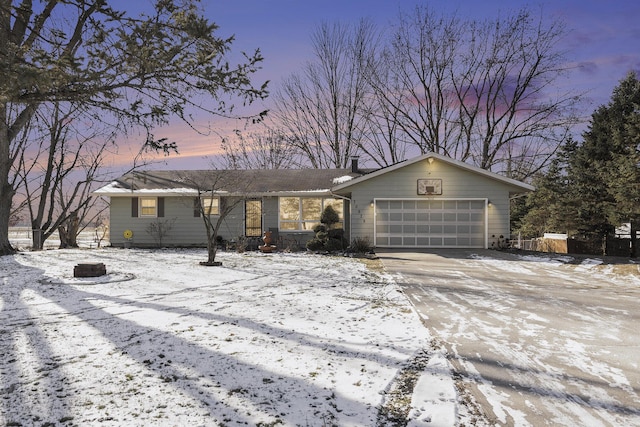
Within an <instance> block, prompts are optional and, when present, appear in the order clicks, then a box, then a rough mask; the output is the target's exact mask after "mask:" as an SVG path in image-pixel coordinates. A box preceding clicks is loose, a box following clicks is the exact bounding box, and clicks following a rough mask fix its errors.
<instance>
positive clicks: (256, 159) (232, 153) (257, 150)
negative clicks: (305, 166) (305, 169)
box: [222, 127, 301, 170]
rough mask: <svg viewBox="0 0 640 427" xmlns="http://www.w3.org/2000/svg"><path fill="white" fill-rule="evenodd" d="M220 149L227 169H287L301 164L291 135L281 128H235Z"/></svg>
mask: <svg viewBox="0 0 640 427" xmlns="http://www.w3.org/2000/svg"><path fill="white" fill-rule="evenodd" d="M222 150H223V151H224V156H223V157H224V162H225V164H224V165H223V166H224V168H227V169H261V170H264V169H289V168H295V167H299V166H300V163H301V162H300V159H299V155H298V151H297V149H296V146H295V141H294V140H293V137H292V136H290V135H289V134H288V133H286V132H285V131H283V130H281V129H269V128H268V127H264V128H262V131H255V132H250V133H248V134H244V133H242V132H241V131H236V132H235V134H234V136H232V137H230V138H226V139H224V140H223V142H222Z"/></svg>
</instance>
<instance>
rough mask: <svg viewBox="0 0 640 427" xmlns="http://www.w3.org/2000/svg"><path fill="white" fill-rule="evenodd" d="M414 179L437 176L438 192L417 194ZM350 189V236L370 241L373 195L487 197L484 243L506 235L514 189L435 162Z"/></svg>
mask: <svg viewBox="0 0 640 427" xmlns="http://www.w3.org/2000/svg"><path fill="white" fill-rule="evenodd" d="M418 179H441V180H442V195H429V196H420V195H418V194H417V180H418ZM347 190H348V191H350V192H351V201H352V202H351V227H352V229H351V237H352V238H355V237H368V238H369V239H370V241H371V242H373V235H374V208H373V207H372V206H371V202H372V201H373V200H374V199H376V198H388V199H392V198H396V199H399V198H407V199H416V198H425V199H485V198H486V199H488V200H489V201H490V202H491V206H489V207H488V240H489V242H488V246H489V247H491V244H492V236H495V239H498V238H499V236H501V235H502V236H504V237H505V238H508V237H509V193H510V191H516V188H513V187H511V186H509V185H508V184H505V183H502V182H500V181H497V180H493V179H491V178H489V177H485V176H482V175H479V174H477V173H474V172H472V171H469V170H466V169H462V168H459V167H456V166H454V165H451V164H448V163H444V162H441V161H438V160H437V159H436V160H435V161H434V162H433V163H429V162H428V161H427V160H426V159H425V160H424V161H422V162H418V163H414V164H410V165H408V166H406V167H403V168H399V169H397V170H395V171H391V172H389V173H386V174H383V175H380V176H377V177H374V178H371V179H368V180H365V181H363V182H361V183H359V184H355V185H353V186H351V187H347V189H345V191H347Z"/></svg>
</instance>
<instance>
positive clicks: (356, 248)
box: [350, 237, 373, 254]
mask: <svg viewBox="0 0 640 427" xmlns="http://www.w3.org/2000/svg"><path fill="white" fill-rule="evenodd" d="M350 248H351V250H352V251H353V252H355V253H357V254H366V253H369V252H371V251H372V250H373V246H371V242H370V241H369V238H368V237H356V238H355V239H353V241H352V242H351V247H350Z"/></svg>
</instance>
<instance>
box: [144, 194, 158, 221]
mask: <svg viewBox="0 0 640 427" xmlns="http://www.w3.org/2000/svg"><path fill="white" fill-rule="evenodd" d="M157 209H158V199H156V198H155V197H140V216H141V217H142V216H148V217H156V216H158V215H157Z"/></svg>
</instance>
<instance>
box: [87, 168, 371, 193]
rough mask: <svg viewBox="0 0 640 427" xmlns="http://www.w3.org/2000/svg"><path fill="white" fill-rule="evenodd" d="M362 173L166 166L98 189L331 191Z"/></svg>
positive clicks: (192, 191)
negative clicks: (175, 168)
mask: <svg viewBox="0 0 640 427" xmlns="http://www.w3.org/2000/svg"><path fill="white" fill-rule="evenodd" d="M360 175H361V174H360V173H352V172H351V169H272V170H167V171H136V172H131V173H128V174H125V175H123V176H122V177H120V178H118V179H117V180H115V181H113V182H111V183H110V184H107V185H105V186H103V187H101V188H99V189H97V190H96V191H94V193H95V194H98V195H103V196H123V195H127V194H131V193H136V194H148V195H158V194H168V195H169V194H170V195H187V194H198V190H200V191H201V192H202V191H208V190H213V191H214V192H215V193H219V194H229V195H232V194H243V195H246V194H256V195H259V194H271V193H278V194H283V193H296V194H299V193H318V192H326V193H329V192H330V190H331V188H332V187H333V186H335V185H336V184H340V183H344V182H347V181H349V180H351V179H353V178H354V177H358V176H360Z"/></svg>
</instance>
